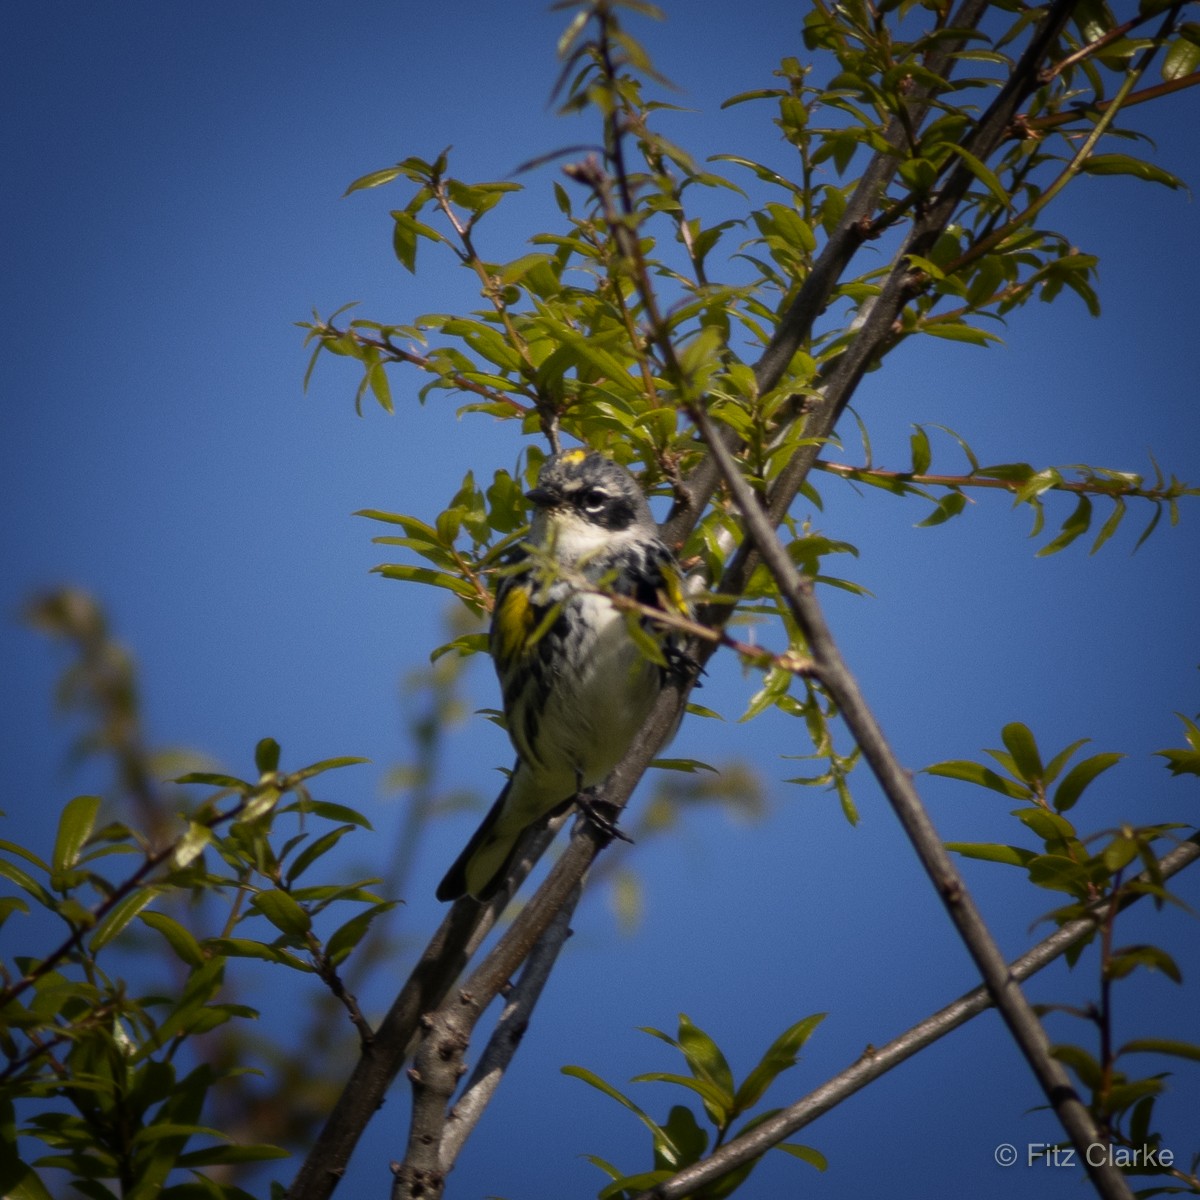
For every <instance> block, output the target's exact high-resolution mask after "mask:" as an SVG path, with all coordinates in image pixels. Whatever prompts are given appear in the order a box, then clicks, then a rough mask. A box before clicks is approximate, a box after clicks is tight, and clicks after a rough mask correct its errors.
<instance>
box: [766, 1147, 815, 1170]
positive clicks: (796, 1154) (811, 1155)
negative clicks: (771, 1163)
mask: <svg viewBox="0 0 1200 1200" xmlns="http://www.w3.org/2000/svg"><path fill="white" fill-rule="evenodd" d="M773 1149H775V1150H782V1151H783V1152H784V1153H785V1154H790V1155H791V1156H792V1157H793V1158H798V1159H800V1161H801V1162H806V1163H808V1165H809V1166H810V1167H816V1168H817V1170H818V1171H824V1170H825V1168H826V1167H828V1166H829V1160H828V1159H827V1158H826V1157H825V1155H823V1154H822V1153H821V1152H820V1150H814V1149H813V1148H812V1147H811V1146H801V1145H800V1144H799V1143H798V1142H776V1143H775V1146H774V1147H773Z"/></svg>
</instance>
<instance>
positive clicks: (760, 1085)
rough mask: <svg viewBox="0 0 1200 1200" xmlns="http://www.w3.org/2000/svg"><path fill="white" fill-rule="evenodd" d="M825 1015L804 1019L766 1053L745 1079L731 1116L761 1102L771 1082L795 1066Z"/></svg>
mask: <svg viewBox="0 0 1200 1200" xmlns="http://www.w3.org/2000/svg"><path fill="white" fill-rule="evenodd" d="M825 1015H826V1014H825V1013H814V1014H813V1015H812V1016H811V1017H804V1018H803V1019H801V1020H799V1021H797V1022H796V1023H795V1024H794V1025H792V1026H790V1027H789V1028H788V1029H785V1030H784V1031H783V1033H781V1034H780V1035H779V1036H778V1037H777V1038H776V1039H775V1041H774V1042H772V1043H771V1045H770V1047H769V1048H768V1050H767V1052H766V1053H765V1054H764V1055H763V1056H762V1058H761V1059H760V1060H759V1062H758V1065H757V1066H756V1067H755V1068H754V1070H752V1071H751V1072H750V1074H749V1075H747V1076H746V1078H745V1080H743V1082H742V1085H741V1087H739V1088H738V1090H737V1094H736V1096H735V1098H734V1110H735V1112H738V1113H742V1112H746V1111H747V1109H750V1108H752V1107H753V1106H754V1105H755V1104H757V1103H758V1102H759V1100H761V1099H762V1096H763V1093H764V1092H765V1091H766V1090H767V1088H769V1087H770V1086H771V1084H772V1083H774V1082H775V1079H776V1078H777V1077H778V1076H779V1075H780V1074H782V1072H784V1071H786V1070H789V1069H790V1068H791V1067H794V1066H795V1065H796V1056H797V1055H798V1054H799V1052H800V1048H801V1047H802V1046H803V1045H804V1043H805V1042H807V1041H808V1039H809V1038H810V1037H811V1036H812V1033H813V1031H814V1030H815V1029H816V1027H817V1026H818V1025H820V1023H821V1022H822V1021H823V1020H824V1019H825Z"/></svg>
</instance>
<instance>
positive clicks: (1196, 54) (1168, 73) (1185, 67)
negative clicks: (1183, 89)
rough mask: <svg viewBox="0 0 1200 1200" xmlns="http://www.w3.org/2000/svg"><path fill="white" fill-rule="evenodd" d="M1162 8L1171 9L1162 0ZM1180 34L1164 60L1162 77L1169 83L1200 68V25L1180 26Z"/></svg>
mask: <svg viewBox="0 0 1200 1200" xmlns="http://www.w3.org/2000/svg"><path fill="white" fill-rule="evenodd" d="M1162 7H1163V8H1167V7H1169V4H1168V3H1167V2H1166V0H1162ZM1179 32H1180V37H1178V38H1177V39H1176V40H1175V41H1173V42H1172V43H1171V44H1170V46H1169V47H1168V48H1167V54H1166V57H1165V58H1164V59H1163V65H1162V77H1163V79H1164V80H1165V81H1166V82H1167V83H1173V82H1174V81H1175V80H1176V79H1183V78H1184V76H1186V75H1190V74H1191V73H1192V72H1193V71H1195V70H1196V68H1197V67H1198V66H1200V25H1196V24H1195V23H1194V22H1191V21H1189V22H1186V23H1185V24H1184V25H1182V26H1180V30H1179Z"/></svg>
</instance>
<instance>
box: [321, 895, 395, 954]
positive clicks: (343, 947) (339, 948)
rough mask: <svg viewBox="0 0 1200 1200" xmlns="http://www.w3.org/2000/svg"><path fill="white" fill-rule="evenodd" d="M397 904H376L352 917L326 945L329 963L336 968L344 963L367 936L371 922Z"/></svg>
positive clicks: (386, 902)
mask: <svg viewBox="0 0 1200 1200" xmlns="http://www.w3.org/2000/svg"><path fill="white" fill-rule="evenodd" d="M397 903H398V901H395V900H384V901H382V902H381V903H379V904H374V905H372V906H371V907H370V908H368V909H367V910H366V911H365V912H360V913H359V914H358V915H357V916H354V917H351V918H350V920H349V921H347V922H346V923H345V924H344V925H342V926H341V927H340V928H338V929H337V930H335V931H334V933H333V934H332V935H331V936H330V938H329V940H328V941H327V942H326V943H325V955H326V957H327V958H328V959H329V961H330V962H331V963H332V964H333V965H334V966H335V967H336V966H338V965H339V964H340V963H341V962H343V961H344V960H345V959H346V958H347V957H348V956H349V955H350V952H351V951H352V950H354V948H355V947H356V946H357V945H358V943H359V942H361V941H362V939H363V938H364V937H365V936H366V933H367V930H368V929H370V927H371V922H372V921H374V920H375V918H376V917H378V916H380V915H382V914H383V913H385V912H390V911H391V910H392V909H393V908H395V907H396V904H397Z"/></svg>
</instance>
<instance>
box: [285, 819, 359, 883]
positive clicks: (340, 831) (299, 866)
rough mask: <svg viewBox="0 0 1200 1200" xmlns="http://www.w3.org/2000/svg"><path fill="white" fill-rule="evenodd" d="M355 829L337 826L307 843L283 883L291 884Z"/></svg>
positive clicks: (352, 826) (353, 827)
mask: <svg viewBox="0 0 1200 1200" xmlns="http://www.w3.org/2000/svg"><path fill="white" fill-rule="evenodd" d="M355 828H356V826H354V825H339V826H338V827H337V828H336V829H331V830H330V831H329V832H328V833H325V834H322V835H321V836H320V837H319V838H316V839H315V840H314V841H312V842H309V844H308V845H307V846H305V847H304V849H303V850H301V851H300V853H299V854H297V855H296V857H295V859H294V860H293V862H292V865H291V866H290V867H289V868H288V871H287V875H286V876H284V882H285V883H287V884H288V885H289V886H290V885H291V884H293V883H294V882H295V881H296V880H297V879H299V878H300V876H301V875H303V874H304V872H305V871H306V870H307V869H308V868H309V867H311V866H312V864H313V863H314V862H316V861H317V859H318V858H320V857H321V855H323V854H325V853H327V852H328V851H330V850H332V849H333V848H334V846H336V845H337V844H338V842H340V841H341V840H342V838H344V837H345V836H346V834H348V833H350V832H352V831H353V830H354V829H355Z"/></svg>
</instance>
